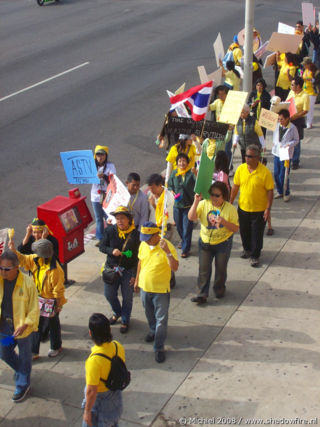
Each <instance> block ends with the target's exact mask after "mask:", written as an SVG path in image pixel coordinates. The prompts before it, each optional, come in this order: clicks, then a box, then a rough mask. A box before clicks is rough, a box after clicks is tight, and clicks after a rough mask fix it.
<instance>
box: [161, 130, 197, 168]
mask: <svg viewBox="0 0 320 427" xmlns="http://www.w3.org/2000/svg"><path fill="white" fill-rule="evenodd" d="M180 153H185V154H186V155H187V156H188V158H189V160H190V161H189V163H188V170H189V169H192V168H193V167H194V165H195V162H196V160H195V159H196V154H197V149H196V146H195V145H194V144H193V139H192V135H191V136H189V135H180V137H179V141H178V143H177V144H175V145H174V146H173V147H171V148H170V151H169V153H168V155H167V158H166V161H167V162H169V163H171V165H172V170H174V169H177V162H176V158H177V155H178V154H180Z"/></svg>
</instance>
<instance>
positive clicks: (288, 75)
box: [275, 52, 297, 101]
mask: <svg viewBox="0 0 320 427" xmlns="http://www.w3.org/2000/svg"><path fill="white" fill-rule="evenodd" d="M280 60H281V58H280V52H277V62H278V64H279V62H280ZM294 61H295V58H294V55H293V54H292V53H290V52H287V53H286V54H285V57H284V60H283V62H281V68H280V71H279V76H278V80H277V83H276V90H275V92H276V95H277V96H280V98H281V101H285V99H286V98H287V96H288V93H289V92H290V87H291V80H292V79H293V77H294V76H295V73H296V69H297V67H296V66H295V64H294Z"/></svg>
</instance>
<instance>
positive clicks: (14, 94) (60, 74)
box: [0, 62, 90, 102]
mask: <svg viewBox="0 0 320 427" xmlns="http://www.w3.org/2000/svg"><path fill="white" fill-rule="evenodd" d="M88 64H90V62H84V63H83V64H80V65H77V66H76V67H73V68H69V70H66V71H63V72H62V73H59V74H56V75H54V76H52V77H49V78H48V79H45V80H42V81H41V82H38V83H35V84H34V85H31V86H28V87H26V88H24V89H21V90H18V91H17V92H14V93H11V94H10V95H7V96H4V97H3V98H0V102H1V101H5V100H6V99H9V98H12V97H13V96H16V95H19V94H20V93H23V92H26V91H27V90H30V89H33V88H34V87H37V86H40V85H43V84H44V83H47V82H49V81H50V80H53V79H56V78H58V77H61V76H63V75H64V74H67V73H71V72H72V71H75V70H77V69H78V68H81V67H84V66H86V65H88Z"/></svg>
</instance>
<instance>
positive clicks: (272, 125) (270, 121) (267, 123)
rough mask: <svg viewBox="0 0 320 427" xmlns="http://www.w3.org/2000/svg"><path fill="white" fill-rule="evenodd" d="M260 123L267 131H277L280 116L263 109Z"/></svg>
mask: <svg viewBox="0 0 320 427" xmlns="http://www.w3.org/2000/svg"><path fill="white" fill-rule="evenodd" d="M258 123H259V125H260V126H262V127H264V128H266V129H269V130H272V131H275V130H276V127H277V123H278V114H277V113H274V112H273V111H270V110H266V109H265V108H261V113H260V117H259V122H258Z"/></svg>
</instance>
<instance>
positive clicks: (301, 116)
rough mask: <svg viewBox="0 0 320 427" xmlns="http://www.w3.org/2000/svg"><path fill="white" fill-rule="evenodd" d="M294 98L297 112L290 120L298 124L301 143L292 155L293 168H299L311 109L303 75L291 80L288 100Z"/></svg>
mask: <svg viewBox="0 0 320 427" xmlns="http://www.w3.org/2000/svg"><path fill="white" fill-rule="evenodd" d="M292 98H293V99H294V104H295V107H296V113H294V114H293V115H292V116H291V117H290V120H291V122H292V123H293V124H294V125H295V126H296V128H297V129H298V132H299V139H300V140H299V143H298V144H297V145H296V146H295V147H294V152H293V156H292V169H299V167H300V154H301V141H302V140H303V137H304V132H303V129H304V128H305V127H306V123H305V116H306V115H307V114H308V111H309V109H310V100H309V95H308V94H307V93H306V92H304V91H303V79H302V77H295V78H294V79H293V80H292V82H291V91H290V92H289V95H288V98H287V101H289V100H290V99H292Z"/></svg>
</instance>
